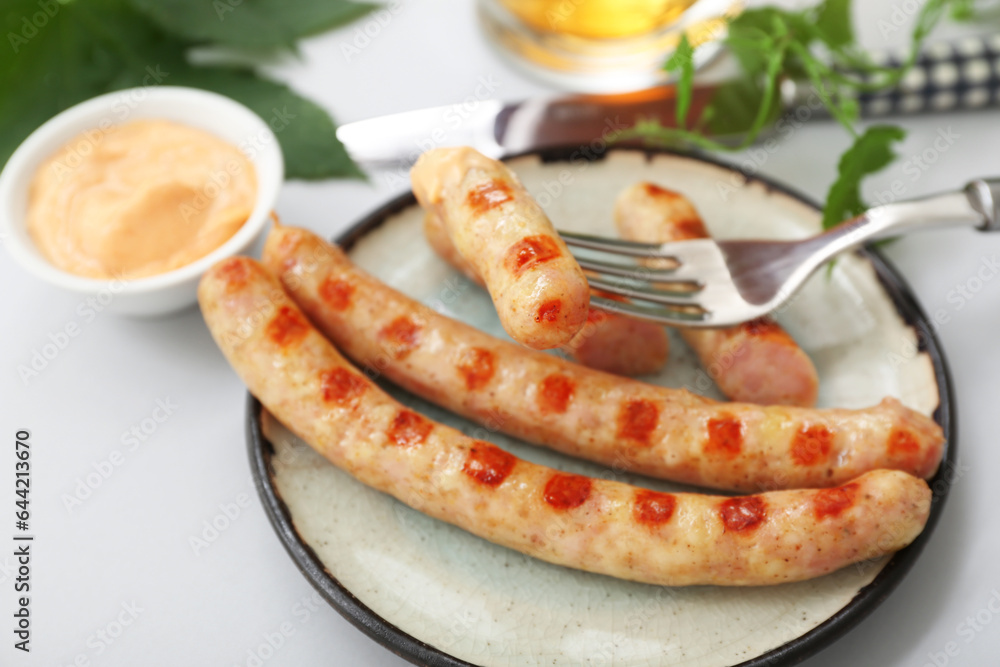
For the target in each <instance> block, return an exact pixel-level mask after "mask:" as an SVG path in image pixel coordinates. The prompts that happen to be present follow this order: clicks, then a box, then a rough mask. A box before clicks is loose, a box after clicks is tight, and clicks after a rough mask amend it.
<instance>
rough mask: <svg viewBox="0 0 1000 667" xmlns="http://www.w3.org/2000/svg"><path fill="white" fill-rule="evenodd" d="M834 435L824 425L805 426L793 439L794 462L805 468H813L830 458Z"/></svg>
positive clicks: (792, 452)
mask: <svg viewBox="0 0 1000 667" xmlns="http://www.w3.org/2000/svg"><path fill="white" fill-rule="evenodd" d="M832 443H833V433H831V432H830V429H828V428H827V427H826V426H823V425H822V424H813V425H811V426H803V427H802V428H800V429H799V430H798V431H796V433H795V435H794V436H793V437H792V448H791V454H792V460H793V461H795V462H796V463H798V464H799V465H803V466H813V465H816V464H817V463H822V462H823V461H826V460H827V458H829V456H830V448H831V445H832Z"/></svg>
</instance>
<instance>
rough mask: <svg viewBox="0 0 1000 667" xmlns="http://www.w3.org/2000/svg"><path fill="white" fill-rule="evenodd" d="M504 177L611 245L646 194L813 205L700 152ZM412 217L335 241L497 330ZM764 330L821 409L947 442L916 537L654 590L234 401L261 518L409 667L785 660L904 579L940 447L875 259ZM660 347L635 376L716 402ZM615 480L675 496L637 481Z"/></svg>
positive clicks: (427, 297) (388, 276)
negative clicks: (358, 476) (397, 488)
mask: <svg viewBox="0 0 1000 667" xmlns="http://www.w3.org/2000/svg"><path fill="white" fill-rule="evenodd" d="M509 164H510V166H511V168H512V169H513V170H514V171H515V172H516V173H517V174H518V176H520V177H521V179H522V181H523V182H524V184H525V186H526V187H527V188H528V190H530V191H531V192H532V193H533V194H534V195H535V197H536V198H537V199H538V201H539V203H540V204H541V205H542V206H543V207H544V208H545V210H546V212H547V213H548V214H549V216H550V217H551V219H552V220H553V221H554V222H555V224H556V226H558V227H560V228H564V229H569V230H575V231H582V232H591V233H597V234H605V235H612V234H613V233H614V228H613V225H612V222H611V221H612V206H613V202H614V200H615V197H616V196H617V194H618V193H619V192H620V191H621V190H622V189H623V188H625V187H627V186H629V185H631V184H632V183H635V182H636V181H639V180H650V181H653V182H656V183H659V184H662V185H664V186H667V187H669V188H671V189H674V190H678V191H680V192H682V193H684V194H686V195H687V196H688V197H690V198H691V199H692V200H693V201H694V203H695V205H696V206H697V208H698V210H699V211H700V212H701V213H702V216H703V217H704V219H705V221H706V224H707V225H708V227H709V228H710V230H711V232H712V233H713V234H714V235H715V236H716V237H718V238H733V237H759V238H783V239H792V238H800V237H804V236H809V235H811V234H814V233H816V232H817V231H818V230H819V225H820V214H819V212H818V210H817V208H816V206H815V205H813V204H812V203H810V202H808V201H807V200H805V199H803V198H802V197H800V196H798V195H796V194H793V193H791V192H789V191H788V190H786V189H784V188H781V187H778V186H776V185H774V184H772V183H769V182H767V181H764V180H762V179H757V178H749V179H747V178H745V177H744V176H743V175H741V174H740V173H739V172H736V171H734V170H732V169H731V168H729V167H727V166H724V165H721V164H717V163H714V162H710V161H706V160H704V159H701V158H695V157H690V156H683V155H677V154H672V153H661V152H657V153H645V152H641V151H634V150H612V151H609V152H607V153H606V154H605V155H604V156H603V158H602V159H600V160H597V161H593V162H589V161H585V160H583V159H580V158H579V157H578V156H575V155H573V153H572V152H571V151H565V152H558V151H557V152H546V153H544V154H532V155H526V156H522V157H518V158H514V159H511V160H510V161H509ZM421 223H422V212H421V210H420V209H419V207H418V206H417V205H416V204H415V202H414V200H413V198H412V196H410V195H406V196H403V197H400V198H398V199H396V200H394V201H392V202H390V203H389V204H388V205H386V206H385V207H383V208H382V209H380V210H378V211H376V212H375V213H373V214H371V215H370V216H368V217H367V218H365V219H364V220H362V221H361V222H360V223H359V224H358V225H356V226H355V227H354V228H353V229H351V230H350V231H349V232H348V233H347V234H346V235H345V236H343V237H342V238H341V239H340V242H341V243H342V244H344V245H345V246H347V247H349V249H350V253H351V256H352V257H353V259H354V260H355V261H356V262H357V263H358V264H359V265H361V266H362V267H364V268H365V269H366V270H368V271H370V272H371V273H373V274H375V275H377V276H378V277H379V278H381V279H382V280H383V281H385V282H387V283H389V284H390V285H392V286H394V287H396V288H397V289H399V290H401V291H403V292H405V293H406V294H408V295H410V296H411V297H414V298H416V299H419V300H420V301H422V302H424V303H425V304H428V305H430V306H431V307H433V308H435V309H437V310H439V311H441V312H443V313H446V314H447V315H449V316H451V317H455V318H457V319H460V320H463V321H465V322H468V323H470V324H472V325H474V326H477V327H479V328H481V329H484V330H486V331H488V332H490V333H492V334H495V335H498V336H505V334H504V332H503V329H502V328H501V326H500V323H499V321H498V319H497V316H496V312H495V310H494V309H493V306H492V304H491V302H490V300H489V298H488V296H487V295H486V294H485V292H483V291H481V290H480V289H478V288H477V287H475V286H474V285H472V284H470V283H469V282H468V281H467V280H466V279H464V278H463V277H462V276H460V275H459V274H458V273H457V272H455V271H454V270H452V269H451V268H449V267H448V266H446V265H445V264H444V263H443V262H441V261H440V260H439V259H438V258H437V257H436V256H435V255H434V254H433V253H432V251H431V250H430V248H429V247H428V246H427V244H426V243H425V242H424V240H423V237H422V224H421ZM778 319H779V320H780V321H781V323H782V324H783V325H784V326H785V327H786V328H787V329H788V330H789V332H791V334H792V335H793V336H794V337H795V338H796V339H797V340H798V341H799V343H800V344H801V345H802V347H803V348H804V349H805V350H806V351H807V352H808V353H809V354H810V356H811V357H812V358H813V360H814V362H815V363H816V367H817V369H818V371H819V376H820V379H821V385H820V392H819V405H821V406H824V407H845V408H856V407H863V406H868V405H872V404H874V403H877V402H878V401H879V400H881V399H882V398H883V397H884V396H895V397H897V398H899V399H900V400H901V401H902V402H903V403H905V404H906V405H908V406H909V407H911V408H913V409H915V410H919V411H920V412H923V413H926V414H929V415H933V416H934V417H935V419H937V421H938V423H940V424H941V426H942V427H943V428H944V432H945V434H946V435H947V436H948V439H949V445H948V447H947V449H946V453H945V457H946V460H945V463H944V465H942V468H941V472H940V473H938V476H937V477H936V478H935V479H934V480H933V481H932V486H933V488H934V491H935V501H934V504H933V507H932V510H931V517H930V520H929V522H928V524H927V528H926V529H925V530H924V532H923V534H922V535H921V536H920V537H919V538H918V539H917V540H916V541H915V542H914V543H913V544H912V545H911V546H910V547H908V548H907V549H905V550H903V551H901V552H899V553H897V554H895V555H894V556H892V557H891V558H889V557H886V558H882V559H880V560H877V561H873V562H864V563H861V564H858V565H855V566H850V567H847V568H845V569H843V570H841V571H839V572H835V573H833V574H830V575H827V576H824V577H821V578H819V579H814V580H812V581H806V582H801V583H795V584H784V585H780V586H771V587H760V588H722V587H710V586H699V587H690V588H664V587H657V586H650V585H644V584H637V583H632V582H626V581H619V580H616V579H613V578H610V577H605V576H600V575H594V574H588V573H584V572H579V571H576V570H571V569H567V568H563V567H558V566H555V565H550V564H548V563H543V562H541V561H538V560H534V559H532V558H529V557H526V556H523V555H521V554H518V553H516V552H514V551H511V550H508V549H506V548H503V547H498V546H495V545H493V544H490V543H489V542H487V541H485V540H482V539H480V538H478V537H474V536H473V535H470V534H468V533H466V532H464V531H462V530H460V529H458V528H455V527H453V526H450V525H448V524H445V523H442V522H440V521H437V520H434V519H430V518H428V517H426V516H423V515H421V514H420V513H418V512H416V511H414V510H412V509H410V508H408V507H406V506H405V505H403V504H401V503H399V502H398V501H396V500H394V499H393V498H391V497H389V496H387V495H385V494H382V493H379V492H377V491H374V490H372V489H369V488H367V487H365V486H364V485H362V484H361V483H359V482H357V481H355V480H354V479H352V478H351V477H350V476H348V475H347V474H346V473H343V472H341V471H340V470H338V469H337V468H335V467H333V466H332V465H330V464H329V463H327V462H326V461H325V460H324V459H322V458H321V457H320V456H319V455H317V454H315V453H314V452H313V451H312V450H311V449H309V447H307V446H306V445H305V444H304V443H302V442H301V441H299V440H298V439H297V438H295V437H294V436H293V435H291V434H290V433H289V432H288V431H287V430H285V429H284V428H283V427H282V426H281V425H280V424H279V423H277V422H276V421H275V420H274V419H273V418H271V417H270V416H269V415H268V414H267V413H266V411H262V409H261V407H260V405H259V404H258V403H257V402H256V401H255V400H254V399H253V398H251V399H250V401H249V404H248V439H249V450H250V456H251V459H252V463H253V467H254V471H255V474H256V477H257V483H258V488H259V490H260V492H261V495H262V498H263V500H264V506H265V507H266V508H267V511H268V512H269V514H270V518H271V520H272V522H273V524H274V526H275V529H276V531H277V533H278V536H279V537H280V539H281V540H282V541H283V542H284V545H285V547H286V548H287V549H288V551H289V553H290V554H291V556H292V558H293V559H294V560H295V562H296V563H297V564H298V566H299V567H300V568H301V569H302V571H303V572H304V573H305V575H306V577H307V578H308V579H309V580H310V581H311V582H312V583H313V585H314V586H316V588H317V589H318V590H319V591H320V592H321V593H322V594H323V595H324V596H325V597H326V599H327V600H329V602H330V603H331V604H332V605H333V606H334V607H336V608H337V609H338V610H339V611H340V612H341V613H342V614H343V615H344V616H345V617H346V618H347V619H348V620H350V621H351V622H352V623H354V624H355V625H357V626H358V627H359V628H361V629H362V630H363V631H364V632H366V633H367V634H369V635H370V636H372V637H373V638H374V639H376V640H377V641H379V642H381V643H383V644H384V645H386V646H387V647H388V648H390V649H391V650H393V651H395V652H396V653H398V654H400V655H402V656H404V657H406V658H408V659H409V660H412V661H413V662H416V663H419V664H429V665H470V664H471V665H483V666H487V665H488V666H491V667H492V666H507V665H612V664H613V665H630V666H631V665H662V664H668V663H669V664H671V665H685V666H688V667H730V666H732V665H755V666H762V665H775V664H792V663H794V662H797V661H798V660H801V659H803V658H804V657H805V656H807V655H809V654H811V653H813V652H815V651H817V650H819V649H820V648H822V647H823V646H825V645H827V644H829V643H830V642H831V641H833V640H834V639H836V638H837V637H839V636H840V635H841V634H843V633H844V632H846V631H847V630H848V629H849V628H850V627H852V626H853V625H854V624H856V623H858V622H859V621H860V620H861V619H862V618H863V617H864V616H865V615H866V614H867V613H868V612H870V611H871V610H872V609H873V608H874V607H875V606H876V605H877V604H879V603H880V602H881V601H882V600H883V599H884V598H885V597H886V595H888V594H889V592H890V591H891V590H892V589H893V587H894V586H895V585H896V584H897V583H898V582H899V581H900V579H901V578H902V577H903V575H904V574H905V573H906V571H907V570H908V569H909V567H910V566H911V565H912V563H913V561H914V560H915V559H916V557H917V555H918V554H919V552H920V550H921V548H922V547H923V545H924V544H925V543H926V541H927V539H928V538H929V537H930V534H931V531H932V530H933V528H934V525H935V523H936V521H937V519H938V517H939V516H940V513H941V508H942V504H943V500H944V496H945V494H946V493H947V490H948V482H949V473H950V471H951V470H952V469H953V465H952V464H953V462H954V459H955V440H954V432H953V419H952V414H951V407H950V406H951V403H952V401H951V399H950V395H951V386H950V381H949V378H948V373H947V370H946V368H945V363H944V358H943V356H942V354H941V350H940V349H939V347H938V343H937V341H936V339H935V338H934V336H933V335H932V334H930V333H929V332H930V331H931V329H930V327H928V326H926V320H925V318H924V316H923V314H922V313H921V312H920V309H919V307H918V306H917V305H916V303H915V302H914V301H913V299H912V297H911V296H910V295H909V291H908V289H907V288H906V286H905V284H904V283H903V281H902V279H901V278H900V277H899V276H898V275H897V274H896V273H894V272H893V270H892V269H890V268H889V266H888V265H887V264H886V263H885V261H884V260H883V259H881V258H880V257H879V256H878V254H876V253H875V252H873V251H864V252H860V253H857V254H853V255H849V256H845V257H842V258H840V259H839V260H838V261H837V263H836V265H835V268H834V269H833V271H832V272H830V273H827V272H825V271H821V272H819V273H818V274H817V275H815V276H813V278H812V279H811V280H810V281H809V282H808V283H807V285H806V286H805V287H804V289H803V290H802V292H801V293H800V295H799V296H798V297H797V298H796V299H795V300H794V301H793V302H792V303H791V305H790V306H789V307H788V308H786V309H784V310H783V311H782V312H781V313H780V314H779V315H778ZM671 342H672V350H671V360H670V363H669V365H668V367H667V368H666V370H665V371H664V372H663V373H661V374H660V375H657V376H653V377H648V378H646V379H647V380H648V381H650V382H654V383H658V384H663V385H667V386H672V387H688V388H690V389H692V390H694V391H697V392H700V393H702V394H706V395H708V396H711V397H713V398H720V399H721V398H722V396H721V395H720V394H719V393H718V390H717V389H716V388H715V386H714V385H713V384H712V382H711V380H710V379H709V377H708V375H707V374H706V373H705V372H704V371H703V370H701V368H700V367H699V365H698V363H697V361H696V359H695V358H694V357H693V355H692V353H691V352H690V351H688V349H687V348H686V347H685V345H684V343H683V342H682V341H680V339H677V338H675V339H673V340H672V341H671ZM386 388H387V389H388V390H389V391H390V392H391V393H393V394H394V395H395V396H396V397H397V398H398V399H399V400H401V401H402V402H403V403H406V404H408V405H410V406H412V407H413V408H414V409H416V410H418V411H420V412H422V413H424V414H426V415H427V416H429V417H431V418H433V419H436V420H439V421H441V422H444V423H446V424H449V425H451V426H453V427H456V428H458V429H460V430H462V431H464V432H466V433H467V434H470V435H472V436H474V437H477V438H481V439H486V440H490V441H492V442H494V443H495V444H497V445H499V446H501V447H503V448H505V449H508V450H509V451H511V452H513V453H515V454H516V455H517V456H520V457H523V458H525V459H528V460H531V461H535V462H537V463H542V464H545V465H549V466H552V467H555V468H560V469H564V470H569V471H572V472H576V473H582V474H586V475H591V476H596V477H600V476H602V475H608V474H609V471H608V470H606V469H603V468H602V467H601V466H599V465H596V464H592V463H588V462H584V461H579V460H575V459H572V458H570V457H567V456H563V455H560V454H557V453H554V452H550V451H546V450H543V449H540V448H537V447H533V446H530V445H528V444H526V443H523V442H520V441H517V440H514V439H511V438H506V437H503V436H502V435H498V434H496V433H492V432H489V431H487V430H486V429H485V428H481V427H479V426H477V425H476V424H474V423H472V422H469V421H466V420H464V419H462V418H459V417H456V416H455V415H452V414H450V413H448V412H446V411H444V410H441V409H440V408H437V407H435V406H432V405H429V404H427V403H426V402H424V401H421V400H420V399H419V398H417V397H415V396H412V395H409V394H406V393H404V392H402V391H401V390H398V389H396V388H393V387H386ZM624 481H628V482H631V483H633V484H639V485H643V486H647V487H651V488H655V489H658V490H667V491H670V490H674V491H676V490H690V489H686V488H683V487H680V486H678V485H675V484H669V483H664V482H661V481H657V480H652V479H648V478H643V477H639V476H626V479H625V480H624ZM331 664H334V663H331Z"/></svg>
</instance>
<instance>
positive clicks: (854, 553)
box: [198, 257, 930, 586]
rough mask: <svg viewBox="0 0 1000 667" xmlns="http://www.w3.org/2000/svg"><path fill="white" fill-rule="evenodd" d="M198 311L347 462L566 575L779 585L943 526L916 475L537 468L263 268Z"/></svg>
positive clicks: (310, 438) (210, 281)
mask: <svg viewBox="0 0 1000 667" xmlns="http://www.w3.org/2000/svg"><path fill="white" fill-rule="evenodd" d="M198 299H199V303H200V304H201V308H202V313H203V315H204V317H205V321H206V322H207V324H208V327H209V330H210V331H211V332H212V336H213V337H214V338H215V340H216V342H217V343H218V344H219V347H220V348H221V349H222V351H223V353H224V354H225V356H226V358H227V359H228V360H229V362H230V364H232V366H233V368H234V369H235V370H236V372H237V373H238V374H239V376H240V377H241V378H242V379H243V381H244V382H245V383H246V384H247V386H248V387H249V389H250V391H251V392H252V393H253V394H254V395H255V396H257V397H258V398H259V399H260V400H261V402H262V403H263V404H264V405H265V406H266V407H267V409H268V410H270V411H271V412H272V414H274V416H275V417H277V418H278V419H279V420H280V421H281V422H283V423H284V424H285V425H287V426H288V427H289V428H290V429H291V430H292V431H293V432H294V433H296V434H297V435H298V436H299V437H301V438H302V439H303V440H305V441H306V442H307V443H309V444H310V445H311V446H312V447H313V448H315V449H316V450H317V451H318V452H319V453H320V454H322V455H323V456H325V457H326V458H327V459H328V460H329V461H330V462H332V463H333V464H334V465H336V466H338V467H340V468H342V469H344V470H345V471H347V472H348V473H350V474H351V475H353V476H354V477H356V478H357V479H358V480H360V481H361V482H363V483H365V484H368V485H369V486H371V487H373V488H375V489H378V490H380V491H383V492H385V493H388V494H390V495H392V496H394V497H396V498H397V499H399V500H401V501H402V502H404V503H406V504H408V505H410V506H411V507H414V508H415V509H418V510H420V511H422V512H424V513H426V514H428V515H430V516H432V517H435V518H437V519H440V520H442V521H447V522H449V523H452V524H454V525H456V526H459V527H461V528H463V529H465V530H467V531H469V532H471V533H473V534H475V535H478V536H480V537H483V538H485V539H488V540H490V541H492V542H495V543H497V544H500V545H503V546H506V547H509V548H512V549H516V550H518V551H521V552H522V553H525V554H529V555H531V556H534V557H536V558H540V559H542V560H545V561H548V562H550V563H556V564H559V565H565V566H568V567H573V568H578V569H581V570H586V571H589V572H596V573H600V574H606V575H611V576H615V577H621V578H624V579H631V580H635V581H641V582H647V583H651V584H662V585H670V586H681V585H690V584H719V585H760V584H773V583H780V582H787V581H797V580H802V579H807V578H811V577H816V576H819V575H822V574H826V573H828V572H832V571H834V570H836V569H839V568H841V567H843V566H845V565H848V564H850V563H852V562H855V561H859V560H864V559H868V558H873V557H875V556H879V555H882V554H884V553H887V552H891V551H894V550H897V549H899V548H902V547H903V546H905V545H906V544H908V543H909V542H910V541H912V540H913V539H914V538H915V537H916V536H917V535H918V534H919V533H920V531H921V530H922V528H923V526H924V524H925V522H926V520H927V515H928V510H929V507H930V491H929V489H928V488H927V485H926V484H925V483H924V482H923V481H921V480H918V479H916V478H914V477H911V476H909V475H906V474H905V473H901V472H894V471H875V472H870V473H868V474H866V475H863V476H861V477H859V478H858V479H857V480H855V481H853V482H851V483H849V484H847V485H844V486H842V487H839V488H836V489H825V490H820V491H775V492H770V493H762V494H759V495H752V496H747V497H738V498H727V497H713V496H703V495H699V494H668V493H660V492H655V491H650V490H646V489H641V488H637V487H633V486H629V485H627V484H622V483H619V482H614V481H607V480H599V479H592V478H588V477H582V476H580V475H573V474H567V473H563V472H559V471H557V470H553V469H551V468H547V467H545V466H540V465H536V464H533V463H529V462H527V461H523V460H520V459H518V458H516V457H514V456H512V455H511V454H509V453H507V452H506V451H504V450H503V449H500V448H498V447H495V446H494V445H491V444H490V443H488V442H484V441H480V440H474V439H472V438H469V437H467V436H465V435H463V434H461V433H460V432H458V431H456V430H454V429H452V428H449V427H447V426H444V425H441V424H437V423H435V422H433V421H431V420H430V419H428V418H426V417H424V416H422V415H420V414H418V413H416V412H413V411H411V410H409V409H407V408H405V407H403V406H402V405H400V404H399V403H397V402H396V401H395V400H393V399H392V398H390V397H389V396H388V395H386V394H385V393H384V392H382V391H381V390H380V389H379V388H378V387H377V386H376V385H375V384H373V383H372V382H371V381H370V380H368V379H367V378H366V377H365V376H364V375H362V374H361V373H360V372H358V371H357V370H356V369H355V368H353V367H352V366H351V365H350V364H349V363H348V362H347V361H345V360H344V358H343V357H342V356H341V355H340V354H339V353H338V352H337V350H336V349H335V348H334V347H333V345H331V344H330V342H329V341H327V340H326V339H325V338H323V336H322V335H320V333H319V332H318V331H316V329H315V328H314V327H313V326H312V325H311V324H310V323H309V321H308V320H307V319H306V317H305V315H303V313H302V312H301V311H300V310H299V308H298V307H297V306H296V305H295V304H294V303H293V302H292V301H291V300H290V299H289V298H288V296H287V295H286V294H285V292H284V291H283V290H282V289H281V286H280V284H279V283H278V281H277V279H276V278H274V277H273V276H272V275H271V274H270V273H268V272H267V271H266V270H265V269H264V268H263V267H262V266H260V265H259V264H258V263H256V262H255V261H253V260H251V259H248V258H245V257H235V258H230V259H226V260H223V261H222V262H220V263H219V264H217V265H216V266H215V267H213V268H212V269H211V270H209V271H208V272H207V273H206V274H205V276H204V278H203V279H202V282H201V284H200V286H199V290H198Z"/></svg>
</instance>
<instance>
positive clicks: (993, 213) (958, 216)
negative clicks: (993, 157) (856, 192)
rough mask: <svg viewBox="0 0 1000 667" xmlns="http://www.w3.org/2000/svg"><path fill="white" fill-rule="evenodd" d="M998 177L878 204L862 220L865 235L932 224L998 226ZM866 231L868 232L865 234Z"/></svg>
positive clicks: (933, 225) (862, 216) (987, 228)
mask: <svg viewBox="0 0 1000 667" xmlns="http://www.w3.org/2000/svg"><path fill="white" fill-rule="evenodd" d="M998 207H1000V178H980V179H976V180H974V181H970V182H969V183H968V184H967V185H966V186H965V187H964V188H963V189H962V190H959V191H958V192H949V193H945V194H940V195H931V196H930V197H924V198H922V199H911V200H907V201H902V202H898V203H895V204H888V205H885V206H878V207H875V208H873V209H871V210H869V211H866V212H865V213H863V214H862V215H861V216H859V218H856V220H860V219H865V220H866V221H867V224H866V225H861V226H864V227H868V228H870V232H868V233H867V234H866V238H865V240H868V239H869V238H880V237H884V236H891V235H895V234H898V233H900V232H907V231H911V230H915V229H925V228H933V227H945V226H957V225H974V226H976V227H977V228H978V229H980V230H982V231H996V230H998V229H1000V215H998V213H1000V210H998ZM868 234H870V235H868Z"/></svg>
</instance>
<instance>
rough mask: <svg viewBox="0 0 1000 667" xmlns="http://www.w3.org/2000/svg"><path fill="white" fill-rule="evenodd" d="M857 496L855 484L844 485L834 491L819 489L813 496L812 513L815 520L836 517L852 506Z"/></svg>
mask: <svg viewBox="0 0 1000 667" xmlns="http://www.w3.org/2000/svg"><path fill="white" fill-rule="evenodd" d="M857 494H858V485H857V484H856V483H851V484H845V485H844V486H838V487H836V488H834V489H820V490H819V491H817V492H816V494H815V495H814V496H813V511H814V514H815V515H816V518H817V519H822V518H824V517H828V516H837V515H839V514H840V513H842V512H843V511H844V510H846V509H847V508H849V507H850V506H851V505H853V504H854V500H855V497H856V496H857Z"/></svg>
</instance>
